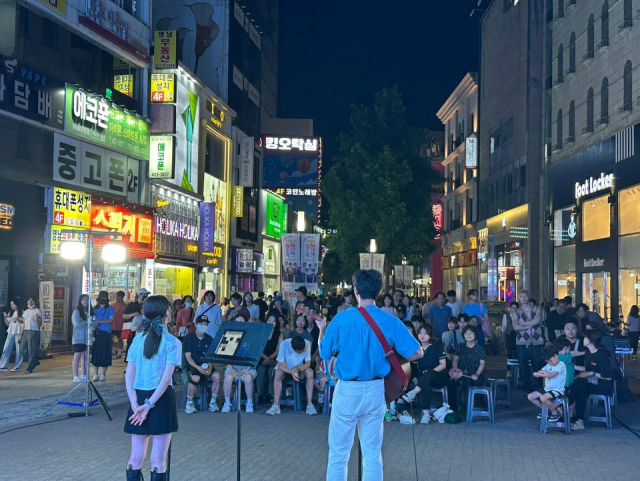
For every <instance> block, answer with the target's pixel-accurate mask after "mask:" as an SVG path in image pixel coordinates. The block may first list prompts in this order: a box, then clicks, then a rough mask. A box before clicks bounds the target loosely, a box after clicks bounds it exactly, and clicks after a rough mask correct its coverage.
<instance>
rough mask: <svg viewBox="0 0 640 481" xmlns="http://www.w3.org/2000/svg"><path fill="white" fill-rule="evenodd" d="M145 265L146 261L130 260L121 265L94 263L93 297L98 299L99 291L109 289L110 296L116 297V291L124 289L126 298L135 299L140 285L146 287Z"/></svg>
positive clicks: (111, 297)
mask: <svg viewBox="0 0 640 481" xmlns="http://www.w3.org/2000/svg"><path fill="white" fill-rule="evenodd" d="M144 267H145V264H144V261H141V262H129V263H127V264H121V265H117V264H100V265H95V264H94V266H93V269H94V275H93V283H92V284H91V298H92V299H96V298H97V297H98V292H100V291H107V292H108V293H109V298H110V299H115V298H116V292H118V291H124V292H125V300H133V299H135V296H136V292H137V290H138V289H140V287H144V285H143V278H144V277H143V274H144ZM85 282H86V281H85Z"/></svg>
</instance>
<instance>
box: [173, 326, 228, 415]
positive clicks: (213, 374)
mask: <svg viewBox="0 0 640 481" xmlns="http://www.w3.org/2000/svg"><path fill="white" fill-rule="evenodd" d="M208 327H209V318H208V317H207V316H205V315H204V314H202V315H200V316H198V317H196V330H195V332H191V333H189V334H187V335H186V336H185V338H184V341H183V342H182V351H183V352H184V357H185V359H186V360H187V363H188V364H189V370H188V373H187V375H188V377H189V384H188V385H187V406H186V407H185V409H184V411H185V412H186V413H187V414H193V413H195V412H196V408H195V406H194V405H193V396H194V394H195V393H196V389H197V388H198V384H199V383H200V381H201V380H202V381H203V382H204V380H205V379H211V382H212V384H211V402H210V403H209V411H211V412H212V413H214V412H217V411H219V410H220V409H218V404H217V403H216V400H217V398H218V391H219V389H220V373H219V372H217V371H216V370H215V369H214V368H213V364H207V363H204V364H203V363H202V356H204V354H205V353H206V352H207V351H208V350H209V346H210V345H211V343H212V342H213V338H212V337H211V336H210V335H209V334H207V328H208ZM203 376H204V378H203Z"/></svg>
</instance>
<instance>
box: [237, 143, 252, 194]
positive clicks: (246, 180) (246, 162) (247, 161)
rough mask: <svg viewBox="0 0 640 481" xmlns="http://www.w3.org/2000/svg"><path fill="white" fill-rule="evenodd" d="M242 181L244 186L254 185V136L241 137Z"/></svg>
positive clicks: (240, 164) (240, 160)
mask: <svg viewBox="0 0 640 481" xmlns="http://www.w3.org/2000/svg"><path fill="white" fill-rule="evenodd" d="M238 157H239V159H238V160H239V162H238V165H239V166H240V181H239V184H240V185H241V186H243V187H253V157H254V140H253V137H244V138H242V139H240V154H239V156H238Z"/></svg>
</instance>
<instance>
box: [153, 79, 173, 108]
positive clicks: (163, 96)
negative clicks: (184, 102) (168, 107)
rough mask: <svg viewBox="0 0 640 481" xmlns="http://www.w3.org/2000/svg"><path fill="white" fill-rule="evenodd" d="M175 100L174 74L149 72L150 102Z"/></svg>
mask: <svg viewBox="0 0 640 481" xmlns="http://www.w3.org/2000/svg"><path fill="white" fill-rule="evenodd" d="M175 101H176V74H173V73H153V74H151V102H154V103H156V102H175Z"/></svg>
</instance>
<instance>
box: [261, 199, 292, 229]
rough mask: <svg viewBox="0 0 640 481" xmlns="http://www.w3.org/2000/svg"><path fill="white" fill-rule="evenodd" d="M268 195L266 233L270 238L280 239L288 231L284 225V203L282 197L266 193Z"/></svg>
mask: <svg viewBox="0 0 640 481" xmlns="http://www.w3.org/2000/svg"><path fill="white" fill-rule="evenodd" d="M266 194H267V207H266V208H267V212H266V215H265V219H266V226H265V232H266V234H267V235H268V236H271V237H275V238H276V239H280V237H281V236H282V234H283V233H284V232H285V231H286V230H287V226H286V224H285V223H284V210H285V209H284V202H283V201H282V199H281V198H280V197H278V196H275V195H273V194H272V193H270V192H266Z"/></svg>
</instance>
